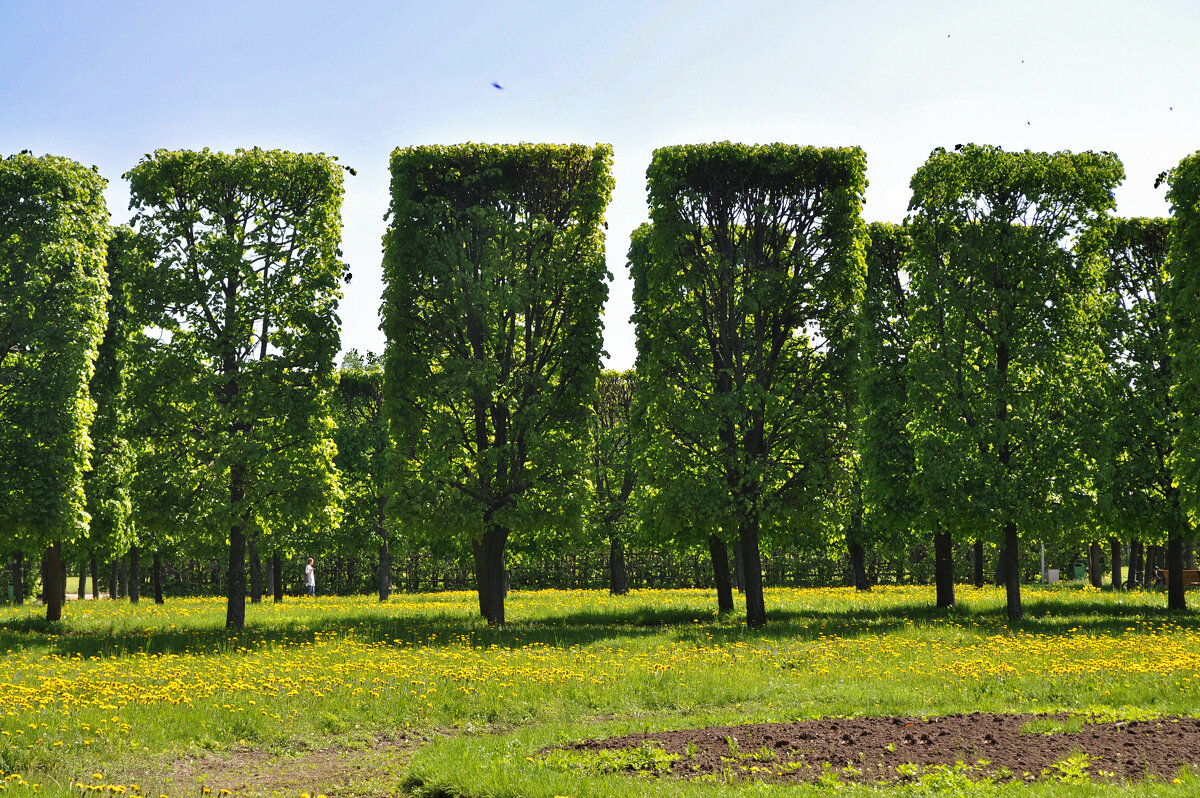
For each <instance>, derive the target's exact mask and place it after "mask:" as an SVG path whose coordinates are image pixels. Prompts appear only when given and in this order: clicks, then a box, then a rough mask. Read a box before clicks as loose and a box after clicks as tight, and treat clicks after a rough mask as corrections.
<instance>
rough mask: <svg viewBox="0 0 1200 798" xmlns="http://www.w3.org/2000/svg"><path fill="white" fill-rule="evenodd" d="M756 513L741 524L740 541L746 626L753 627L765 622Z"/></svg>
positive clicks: (765, 611)
mask: <svg viewBox="0 0 1200 798" xmlns="http://www.w3.org/2000/svg"><path fill="white" fill-rule="evenodd" d="M758 531H759V530H758V515H757V514H750V517H748V518H746V519H744V520H743V521H742V524H741V535H740V541H739V542H740V543H741V544H742V563H743V567H744V569H745V572H746V573H745V576H746V626H749V627H750V628H751V629H755V628H757V627H759V626H763V625H765V624H766V622H767V605H766V602H765V598H764V596H763V578H762V554H761V553H760V552H759V550H758Z"/></svg>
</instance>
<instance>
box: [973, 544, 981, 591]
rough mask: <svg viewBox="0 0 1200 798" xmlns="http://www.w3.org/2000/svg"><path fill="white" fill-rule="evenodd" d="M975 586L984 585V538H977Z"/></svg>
mask: <svg viewBox="0 0 1200 798" xmlns="http://www.w3.org/2000/svg"><path fill="white" fill-rule="evenodd" d="M974 585H975V587H983V539H982V538H975V581H974Z"/></svg>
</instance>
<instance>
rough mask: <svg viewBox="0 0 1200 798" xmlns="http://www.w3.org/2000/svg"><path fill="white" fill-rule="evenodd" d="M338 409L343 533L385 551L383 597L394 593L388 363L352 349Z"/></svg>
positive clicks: (340, 381) (342, 370)
mask: <svg viewBox="0 0 1200 798" xmlns="http://www.w3.org/2000/svg"><path fill="white" fill-rule="evenodd" d="M335 399H336V402H335V410H336V413H337V420H338V431H337V447H338V453H337V459H336V461H335V462H336V463H337V467H338V473H339V474H340V475H341V482H342V492H343V493H344V494H345V501H344V503H343V518H342V527H341V529H342V536H343V537H350V538H351V539H354V540H355V541H357V542H358V544H359V545H364V544H368V543H369V544H371V545H373V546H374V547H376V548H377V550H378V552H379V573H378V584H379V600H380V601H387V600H388V596H389V595H390V594H391V590H392V581H391V562H392V552H391V545H390V543H391V530H390V528H389V520H388V517H387V504H388V500H389V499H390V498H391V478H390V476H389V474H388V462H387V458H388V431H387V418H386V416H385V415H384V410H383V362H382V361H381V359H380V358H378V357H376V356H375V355H373V354H372V353H370V352H368V353H367V354H366V356H365V357H364V356H362V355H359V353H358V352H357V351H356V350H351V351H350V352H349V353H347V355H346V358H345V359H344V360H343V362H342V367H341V368H340V369H339V370H338V388H337V394H336V397H335Z"/></svg>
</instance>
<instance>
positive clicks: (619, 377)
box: [589, 369, 637, 596]
mask: <svg viewBox="0 0 1200 798" xmlns="http://www.w3.org/2000/svg"><path fill="white" fill-rule="evenodd" d="M636 390H637V372H636V371H634V370H633V369H629V370H627V371H614V370H611V369H609V370H607V371H604V372H602V373H601V374H600V379H599V381H598V382H597V385H596V398H595V400H594V401H593V403H592V415H591V422H592V424H591V427H592V428H591V437H590V439H589V440H590V444H591V452H590V454H591V457H590V461H591V469H590V471H591V473H590V475H589V476H590V478H591V483H592V487H593V490H594V491H595V495H594V497H593V499H592V504H591V508H590V514H591V519H590V526H591V528H592V531H593V533H594V534H595V535H598V536H599V537H600V538H602V539H604V540H606V541H607V542H608V576H609V579H608V583H609V591H610V592H611V593H612V594H613V595H615V596H620V595H624V594H625V593H628V592H629V577H628V574H627V573H626V569H625V544H626V542H627V539H628V536H629V532H630V527H631V526H632V524H631V521H632V514H631V513H630V506H629V505H630V498H631V497H632V495H633V490H634V487H635V486H636V484H637V470H636V468H635V461H634V448H633V441H632V435H633V397H634V392H635V391H636Z"/></svg>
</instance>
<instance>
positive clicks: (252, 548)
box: [246, 532, 263, 604]
mask: <svg viewBox="0 0 1200 798" xmlns="http://www.w3.org/2000/svg"><path fill="white" fill-rule="evenodd" d="M246 553H247V555H249V557H250V603H251V604H260V603H262V594H263V578H262V561H261V560H259V558H258V533H257V532H255V533H254V534H252V535H250V539H249V540H247V541H246Z"/></svg>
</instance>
